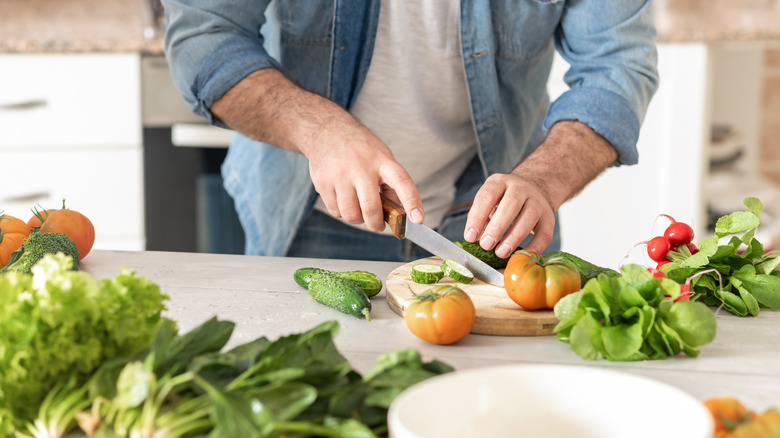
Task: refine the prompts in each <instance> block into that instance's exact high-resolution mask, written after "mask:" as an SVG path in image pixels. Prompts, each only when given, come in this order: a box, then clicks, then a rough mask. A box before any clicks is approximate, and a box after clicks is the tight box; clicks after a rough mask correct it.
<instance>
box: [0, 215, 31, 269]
mask: <svg viewBox="0 0 780 438" xmlns="http://www.w3.org/2000/svg"><path fill="white" fill-rule="evenodd" d="M29 235H30V227H29V226H28V225H27V224H26V223H25V222H24V221H23V220H21V219H18V218H15V217H13V216H9V215H7V214H3V213H2V212H0V267H3V266H5V265H7V264H8V258H9V257H11V254H12V253H13V252H14V251H16V250H17V249H19V247H20V246H22V243H24V238H25V237H27V236H29Z"/></svg>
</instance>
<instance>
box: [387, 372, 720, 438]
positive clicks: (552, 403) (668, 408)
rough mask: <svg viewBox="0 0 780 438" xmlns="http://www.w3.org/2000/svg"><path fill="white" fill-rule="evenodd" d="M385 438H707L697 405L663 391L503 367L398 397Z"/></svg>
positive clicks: (604, 378)
mask: <svg viewBox="0 0 780 438" xmlns="http://www.w3.org/2000/svg"><path fill="white" fill-rule="evenodd" d="M387 418H388V419H387V422H388V427H389V429H390V430H389V432H390V437H392V438H438V437H446V438H465V437H479V438H485V437H490V438H501V437H543V438H557V437H562V438H563V437H565V438H572V437H576V438H591V437H592V438H613V437H614V438H626V437H630V438H641V437H659V436H663V437H666V438H670V437H681V438H682V437H684V438H710V437H711V436H712V433H713V427H714V426H713V422H712V417H711V416H710V414H709V412H708V411H707V409H706V408H705V407H704V404H703V403H702V402H700V401H698V400H696V399H695V398H693V397H692V396H690V395H689V394H687V393H685V392H683V391H681V390H679V389H677V388H675V387H673V386H669V385H667V384H664V383H661V382H657V381H654V380H651V379H648V378H644V377H640V376H636V375H632V374H627V373H624V372H618V371H609V370H605V369H600V368H595V367H589V366H563V365H508V366H497V367H487V368H475V369H470V370H464V371H455V372H453V373H448V374H444V375H441V376H437V377H434V378H431V379H428V380H425V381H423V382H420V383H418V384H416V385H413V386H412V387H410V388H408V389H407V390H405V391H404V392H402V393H401V394H400V395H399V396H398V397H396V399H395V400H394V401H393V403H392V405H391V406H390V410H389V411H388V415H387Z"/></svg>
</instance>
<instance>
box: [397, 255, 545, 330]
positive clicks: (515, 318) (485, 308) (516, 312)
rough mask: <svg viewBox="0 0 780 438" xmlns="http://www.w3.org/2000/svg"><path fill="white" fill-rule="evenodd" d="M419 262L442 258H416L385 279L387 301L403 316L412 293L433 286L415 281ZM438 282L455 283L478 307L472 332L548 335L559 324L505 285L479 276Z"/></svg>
mask: <svg viewBox="0 0 780 438" xmlns="http://www.w3.org/2000/svg"><path fill="white" fill-rule="evenodd" d="M420 263H433V264H440V263H441V259H440V258H438V257H429V258H425V259H420V260H415V261H413V262H410V263H407V264H405V265H402V266H399V267H398V268H396V269H395V270H393V272H391V273H390V275H388V276H387V281H386V282H385V293H386V297H387V304H388V305H389V306H390V308H391V309H393V312H395V313H397V314H398V315H400V316H403V315H404V312H405V311H406V308H407V307H408V306H409V304H410V303H411V302H412V298H413V294H412V293H413V292H414V293H421V292H423V291H425V290H426V289H428V288H430V287H431V286H433V285H431V284H419V283H415V282H414V281H412V278H411V276H410V275H411V272H412V267H413V266H414V265H417V264H420ZM436 284H452V285H454V286H457V287H459V288H461V289H463V290H464V291H465V292H466V293H468V294H469V296H470V297H471V300H472V301H473V302H474V307H476V309H477V320H476V321H475V323H474V328H472V329H471V333H478V334H482V335H500V336H546V335H552V334H553V328H555V325H556V324H558V318H556V317H555V315H554V314H553V311H552V310H525V309H523V308H522V307H520V306H518V305H517V304H515V302H514V301H512V300H511V299H510V298H509V296H508V295H507V294H506V290H505V289H504V288H502V287H498V286H494V285H492V284H489V283H485V282H483V281H482V280H479V279H477V278H475V279H474V280H473V281H472V282H471V283H469V284H463V283H458V282H456V281H454V280H452V279H451V278H449V277H444V278H443V279H442V280H441V281H439V282H438V283H436Z"/></svg>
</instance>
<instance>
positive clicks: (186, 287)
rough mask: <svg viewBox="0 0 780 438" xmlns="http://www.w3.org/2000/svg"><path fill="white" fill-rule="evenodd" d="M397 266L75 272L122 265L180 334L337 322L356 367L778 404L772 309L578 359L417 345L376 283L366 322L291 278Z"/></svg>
mask: <svg viewBox="0 0 780 438" xmlns="http://www.w3.org/2000/svg"><path fill="white" fill-rule="evenodd" d="M399 265H400V264H399V263H390V262H364V261H350V260H323V259H305V258H277V257H256V256H243V255H215V254H197V253H178V252H125V251H98V250H96V251H93V252H92V253H90V255H89V256H88V257H86V258H85V259H84V260H83V261H82V265H81V270H82V271H84V272H88V273H90V274H91V275H93V276H95V277H98V278H105V277H114V276H116V275H117V274H118V273H119V270H120V269H121V267H123V266H126V267H129V268H131V269H133V270H135V272H136V273H137V274H138V275H139V276H144V277H147V278H149V279H151V280H152V281H154V282H155V283H157V284H158V285H160V287H161V289H162V290H163V291H164V292H165V293H167V294H168V295H169V296H170V300H169V301H168V302H167V307H168V310H167V311H166V316H168V317H170V318H172V319H174V320H176V321H177V322H178V325H179V329H180V331H181V332H182V333H183V332H185V331H188V330H189V329H192V328H194V327H195V326H197V325H199V324H200V323H202V322H204V321H205V320H207V319H209V318H211V317H212V316H217V317H218V318H219V319H225V320H230V321H233V322H235V323H236V327H235V331H234V332H233V337H232V338H231V340H230V341H229V344H228V347H230V346H235V345H238V344H241V343H244V342H248V341H250V340H253V339H255V338H257V337H260V336H266V337H268V338H269V339H276V338H278V337H280V336H284V335H288V334H292V333H298V332H302V331H305V330H308V329H310V328H312V327H314V326H315V325H317V324H319V323H321V322H323V321H327V320H338V321H339V323H340V324H341V331H340V333H339V334H338V336H337V337H336V339H335V342H336V345H337V347H338V348H339V351H341V353H342V354H343V355H344V356H345V357H346V358H347V359H348V360H349V361H350V362H351V363H352V366H353V367H354V368H355V369H356V370H358V371H359V372H361V373H364V372H366V371H368V370H369V369H370V368H371V367H372V366H373V364H374V362H375V360H376V358H377V357H378V356H379V355H380V354H381V353H384V352H387V351H391V350H396V349H400V348H408V347H411V348H414V349H416V350H418V351H419V352H420V353H421V354H422V355H423V357H424V358H425V359H426V360H430V359H439V360H441V361H444V362H446V363H449V364H450V365H452V366H454V367H455V368H456V369H468V368H476V367H485V366H493V365H508V364H518V363H535V364H539V363H543V364H544V363H546V364H564V365H576V366H583V367H600V368H608V369H612V370H617V371H621V372H627V373H633V374H637V375H641V376H645V377H648V378H651V379H655V380H658V381H661V382H665V383H667V384H671V385H673V386H676V387H678V388H680V389H682V390H684V391H686V392H688V393H689V394H691V395H692V396H694V397H696V398H698V399H700V400H702V401H703V400H705V399H707V398H710V397H717V396H725V395H731V396H736V397H737V398H738V399H740V400H741V401H742V402H743V403H745V404H746V405H747V406H748V407H749V408H750V409H753V410H756V411H759V412H761V411H763V410H765V409H767V408H770V407H778V408H780V311H776V310H775V311H773V310H767V309H761V312H760V314H759V316H758V317H745V318H739V317H737V316H734V315H732V314H730V313H728V312H725V311H721V312H718V313H717V323H718V331H717V335H716V337H715V340H714V341H713V342H712V343H710V344H708V345H705V346H703V347H701V354H700V355H699V357H697V358H688V357H685V356H682V355H681V356H677V357H674V358H668V359H666V360H656V361H638V362H625V363H623V362H609V361H606V360H598V361H587V360H584V359H582V358H580V357H579V356H577V355H576V354H574V353H573V352H572V351H571V349H570V348H569V346H568V345H567V344H565V343H563V342H560V341H558V340H557V339H555V337H554V336H532V337H509V336H487V335H475V334H470V335H469V336H467V337H466V338H464V339H463V340H461V341H459V342H458V343H456V344H452V345H447V346H440V345H433V344H428V343H425V342H423V341H422V340H420V339H418V338H416V337H415V336H414V335H412V333H411V332H410V331H409V330H408V329H407V328H406V325H405V324H404V321H403V319H402V318H401V317H400V316H398V315H396V314H395V313H394V312H393V311H392V310H391V309H390V308H389V306H388V305H387V302H386V300H385V292H384V290H383V291H382V292H381V293H380V294H379V295H377V296H376V297H374V298H373V299H372V305H373V308H372V311H371V318H372V319H371V321H370V322H368V321H365V320H362V319H358V318H355V317H353V316H349V315H345V314H342V313H339V312H337V311H335V310H333V309H331V308H329V307H325V306H323V305H321V304H319V303H317V302H315V301H314V300H312V299H311V298H310V297H309V296H308V293H307V292H306V291H305V290H304V289H303V288H301V287H300V286H298V285H297V284H296V283H295V281H294V280H293V273H294V272H295V270H296V269H298V268H301V267H305V266H314V267H320V268H325V269H331V270H342V271H344V270H352V269H362V270H367V271H371V272H373V273H375V274H377V275H378V276H379V277H380V278H382V279H383V280H384V279H385V278H387V275H388V274H389V273H390V272H391V271H392V270H393V269H395V268H396V267H398V266H399Z"/></svg>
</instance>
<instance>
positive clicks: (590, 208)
mask: <svg viewBox="0 0 780 438" xmlns="http://www.w3.org/2000/svg"><path fill="white" fill-rule="evenodd" d="M709 64H710V61H709V49H708V47H707V46H706V44H661V45H660V46H659V71H660V78H661V80H660V87H659V89H658V92H657V93H656V95H655V97H654V98H653V100H652V102H651V104H650V107H649V109H648V113H647V117H646V118H645V122H644V124H643V126H642V130H641V133H640V137H639V143H638V148H639V164H637V165H635V166H622V167H616V168H610V169H608V170H607V171H606V172H604V173H603V174H602V175H601V176H599V177H598V178H597V179H596V180H595V181H593V182H592V183H591V184H590V185H589V186H588V187H586V188H585V190H584V191H583V192H582V193H580V194H579V195H577V196H576V197H575V198H573V199H571V200H570V201H568V202H566V203H565V204H564V205H563V206H562V207H561V209H560V222H561V238H562V239H563V243H562V246H563V249H564V250H565V251H568V252H571V253H573V254H577V255H579V256H581V257H584V258H586V259H587V260H590V261H592V262H594V263H596V264H599V265H602V266H605V267H610V268H617V267H618V266H619V265H620V264H621V263H622V262H624V256H625V255H626V254H628V253H629V252H631V257H629V259H628V260H630V261H633V262H636V263H641V264H648V263H651V262H650V260H649V258H647V257H646V256H645V253H644V251H643V249H644V248H643V247H637V248H635V249H634V250H633V251H631V250H632V245H633V244H635V243H637V242H641V241H646V240H649V239H650V238H651V237H652V236H654V235H657V234H659V228H660V229H661V230H662V226H663V225H666V224H668V222H662V220H660V219H659V220H658V222H657V223H656V224H655V228H654V221H655V219H656V216H657V215H658V214H659V213H666V214H669V215H671V216H673V217H674V218H675V219H677V220H679V221H683V222H686V223H689V224H690V225H691V226H692V227H693V228H694V231H695V233H696V234H697V235H698V236H703V235H704V233H705V230H706V223H705V221H706V216H705V212H704V202H703V196H702V180H703V175H704V172H705V169H706V167H705V163H706V162H707V160H708V156H707V151H708V147H707V145H708V144H709V129H710V128H709V127H710V111H709V103H708V102H709V94H710V90H709V88H710V79H709V78H710V75H711V71H710V67H709ZM566 68H567V65H566V64H565V62H564V61H563V60H562V59H560V58H558V59H557V60H556V64H555V66H554V70H553V78H552V79H551V82H550V84H549V90H550V94H551V97H552V98H555V97H557V96H558V95H560V93H562V92H563V91H565V90H566V85H565V84H564V83H563V81H562V79H561V77H562V75H563V72H565V69H566ZM654 233H655V234H654Z"/></svg>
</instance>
